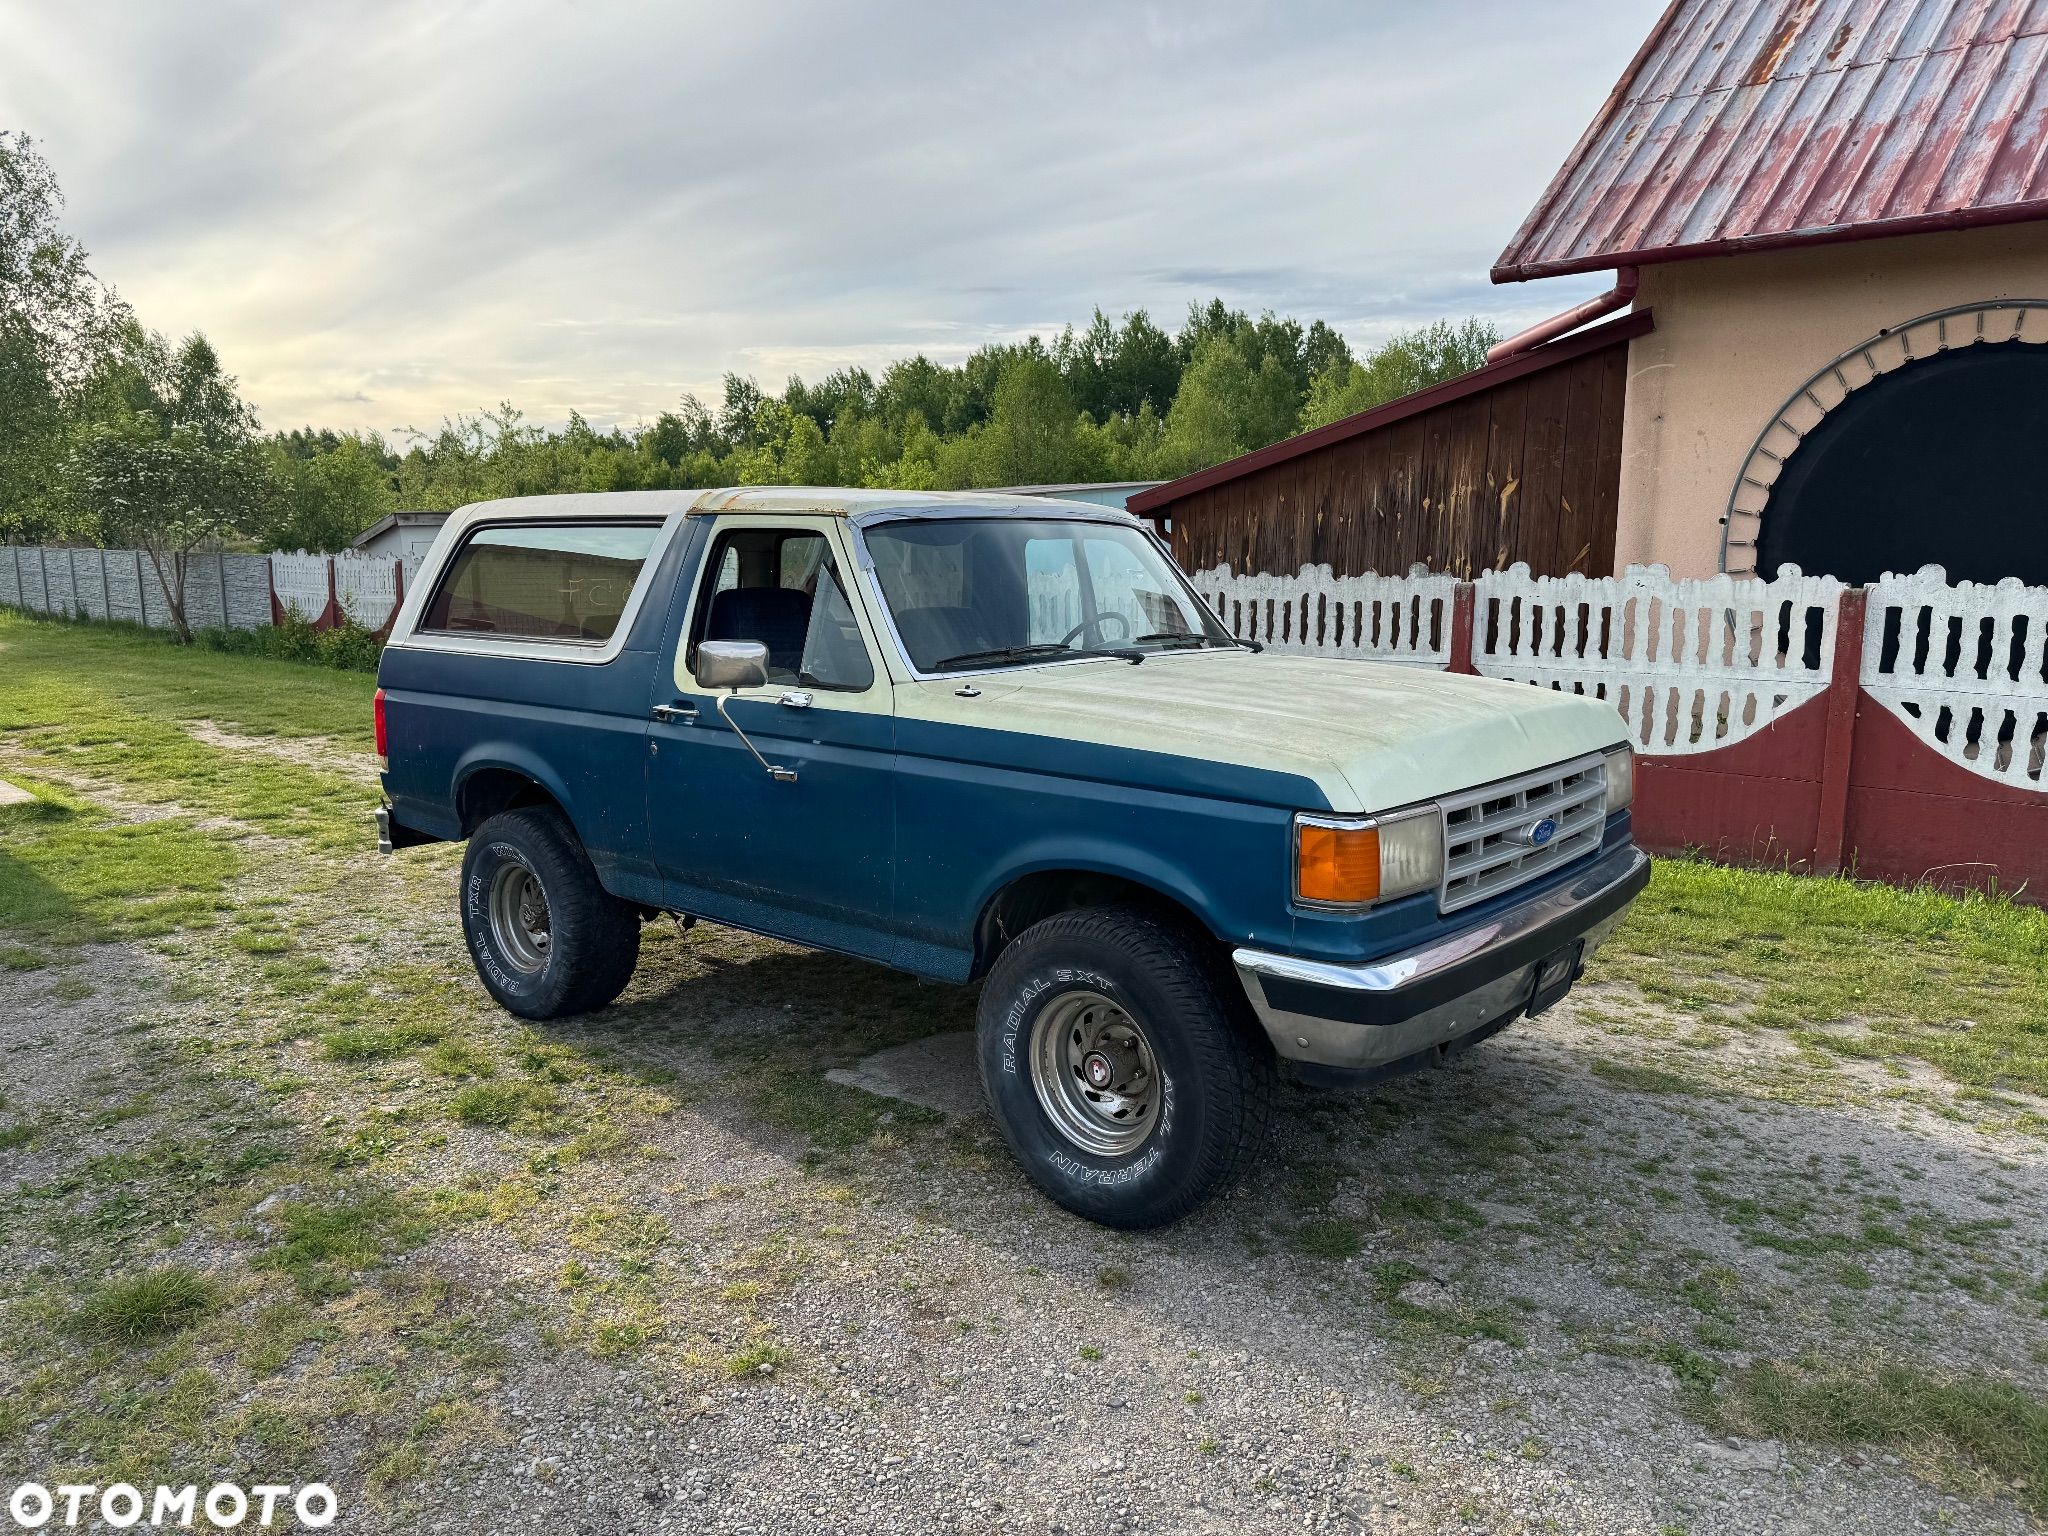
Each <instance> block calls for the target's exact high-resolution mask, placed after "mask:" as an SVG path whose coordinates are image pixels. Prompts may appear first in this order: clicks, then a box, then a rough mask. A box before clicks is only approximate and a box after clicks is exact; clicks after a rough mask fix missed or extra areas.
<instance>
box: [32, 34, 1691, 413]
mask: <svg viewBox="0 0 2048 1536" xmlns="http://www.w3.org/2000/svg"><path fill="white" fill-rule="evenodd" d="M1659 9H1660V3H1659V0H1469V3H1466V0H1440V3H1433V4H1413V3H1408V0H1398V3H1397V0H1388V3H1376V4H1368V3H1365V0H1349V3H1333V4H1320V3H1299V4H1245V3H1243V0H1224V3H1211V0H1173V3H1169V4H1160V5H1156V6H1155V5H1137V4H1129V5H1126V4H1119V3H1116V0H1086V3H1069V0H1031V3H1026V4H1007V5H997V4H993V3H989V4H984V3H977V0H953V3H950V4H941V3H937V0H931V3H913V0H874V3H870V4H845V3H842V4H834V5H827V4H823V3H817V4H809V5H798V4H785V3H779V0H747V3H744V4H732V3H728V4H698V3H673V0H671V3H664V4H641V5H625V4H619V5H598V4H579V5H571V4H568V3H566V0H537V3H525V0H504V3H469V4H455V3H427V0H416V3H410V4H404V5H374V4H365V3H351V4H344V3H340V0H336V3H320V0H309V3H292V4H288V5H279V4H276V3H273V0H253V3H215V4H207V5H200V4H197V3H192V4H163V3H160V0H134V3H130V4H117V3H102V0H79V3H67V4H62V5H53V4H49V3H47V0H0V127H8V128H16V129H23V130H26V131H27V132H29V133H31V134H33V135H34V136H35V137H36V138H37V139H39V140H40V141H41V142H42V148H43V151H44V153H45V154H46V155H47V156H48V157H49V159H50V160H51V162H52V163H53V165H54V166H55V168H56V171H57V174H58V177H59V179H60V180H61V181H62V183H63V185H64V187H65V190H66V193H67V195H68V198H69V206H68V210H67V222H68V224H69V226H70V228H71V229H72V230H73V231H74V232H75V233H76V234H77V235H78V236H79V237H80V238H81V239H82V240H83V241H84V242H85V244H86V246H87V247H88V249H89V250H90V251H91V253H92V257H93V265H94V267H95V270H96V271H97V272H98V273H99V274H100V276H101V277H102V278H103V279H104V280H106V281H108V282H111V283H112V284H113V285H114V286H115V287H117V288H118V289H119V290H120V291H121V293H122V294H123V295H125V296H126V297H127V298H128V299H129V300H130V301H131V302H133V303H134V304H135V306H136V307H137V309H138V310H139V311H140V313H141V315H142V317H143V319H144V320H145V321H146V322H147V323H149V324H150V325H152V326H154V327H156V328H157V329H159V330H163V331H167V332H172V333H177V334H183V333H185V332H187V331H191V330H195V329H203V330H204V331H205V332H206V333H207V334H208V335H209V336H210V337H211V338H212V339H213V340H214V342H215V344H216V345H217V346H218V347H219V348H220V350H221V352H222V354H223V356H224V357H225V359H226V360H227V363H228V365H229V367H230V368H231V369H233V370H234V371H235V372H236V373H238V374H239V375H240V376H241V379H242V382H243V387H244V390H245V392H246V393H247V394H248V396H249V397H250V399H252V400H253V401H254V402H255V403H256V405H257V407H258V409H259V410H260V412H261V413H262V417H263V421H264V424H265V425H266V426H291V425H296V424H299V423H302V422H314V423H319V424H323V425H331V426H336V427H370V428H376V429H379V430H383V431H391V430H393V429H395V428H400V427H404V426H407V425H414V426H421V427H429V426H433V425H435V424H436V423H438V421H439V420H440V418H441V417H442V416H444V415H446V414H449V413H453V412H457V411H465V410H473V409H475V408H477V407H479V406H482V405H487V404H492V403H495V402H496V401H498V400H500V399H510V400H512V401H514V402H515V403H517V404H518V405H519V406H520V407H521V408H522V409H523V410H525V411H526V413H527V414H528V416H529V417H531V418H533V419H536V420H540V421H546V422H557V421H560V420H562V419H563V418H565V417H566V416H567V414H568V413H569V412H570V411H571V410H579V411H581V412H583V414H584V415H585V416H586V417H588V418H590V419H591V420H592V421H593V422H595V423H598V424H600V425H609V424H611V423H615V422H619V423H627V424H630V423H633V422H635V421H640V420H645V419H648V418H651V417H652V416H653V415H654V414H655V413H656V412H658V411H660V410H662V409H664V408H665V407H667V406H669V405H671V404H672V403H673V402H674V401H675V400H676V399H677V398H678V397H679V396H680V395H681V394H682V393H683V392H685V391H688V390H694V391H697V392H699V393H704V394H707V395H709V394H711V393H714V392H715V390H716V388H717V381H718V379H719V377H720V375H721V374H723V373H724V372H725V371H726V370H728V369H734V370H738V371H740V372H742V373H751V374H753V375H755V376H757V377H759V378H760V379H761V380H762V381H763V382H764V383H766V384H769V385H770V386H776V385H779V384H780V382H781V381H782V380H783V379H784V378H785V377H786V376H787V375H788V374H790V373H792V372H799V373H804V374H806V375H816V374H819V373H823V372H826V371H829V370H830V369H832V368H834V367H837V366H839V365H840V364H842V363H860V364H864V365H866V366H869V367H871V368H879V366H880V365H882V364H885V363H886V362H888V361H889V360H890V359H891V358H894V357H897V356H900V355H903V354H906V353H909V352H913V351H920V350H921V351H923V352H925V353H927V354H928V355H930V356H932V357H934V358H938V359H941V360H944V361H955V360H957V359H958V358H959V357H961V356H963V355H964V354H965V353H966V352H968V351H969V350H971V349H972V348H973V347H975V346H976V345H979V344H980V343H982V342H984V341H988V340H991V339H1008V338H1016V337H1021V336H1023V335H1025V334H1027V333H1029V332H1031V331H1034V330H1035V331H1038V332H1040V333H1044V334H1048V335H1049V334H1051V333H1054V332H1056V331H1057V330H1058V328H1059V327H1060V326H1061V325H1062V324H1063V323H1065V322H1067V321H1069V320H1072V321H1077V322H1081V323H1085V322H1086V320H1087V318H1088V315H1089V312H1090V311H1091V309H1092V308H1093V307H1094V306H1096V305H1100V306H1101V307H1102V308H1104V309H1105V310H1107V311H1109V312H1110V313H1111V314H1113V315H1114V314H1119V313H1121V312H1123V311H1125V310H1128V309H1133V308H1136V307H1139V306H1144V307H1145V308H1147V309H1149V310H1150V311H1151V312H1152V314H1153V316H1154V318H1156V319H1159V320H1160V321H1162V323H1166V324H1168V325H1169V326H1171V325H1174V324H1177V323H1178V319H1179V317H1180V315H1181V314H1182V313H1183V312H1184V311H1185V309H1186V307H1187V304H1188V301H1189V300H1190V299H1194V298H1206V297H1208V296H1209V295H1211V294H1221V295H1222V296H1223V297H1224V298H1225V299H1227V300H1229V301H1230V302H1231V303H1232V304H1235V305H1239V306H1242V307H1244V308H1246V309H1250V310H1258V309H1263V308H1272V309H1276V310H1279V311H1281V312H1283V313H1290V314H1294V315H1296V316H1299V317H1301V318H1302V319H1304V320H1307V319H1310V318H1315V317H1321V318H1324V319H1326V320H1328V321H1330V322H1331V323H1332V324H1334V325H1336V326H1338V327H1339V328H1340V329H1342V330H1343V331H1344V332H1345V333H1346V334H1347V335H1348V336H1350V337H1351V338H1352V340H1353V341H1354V342H1355V343H1370V342H1372V341H1373V340H1375V339H1376V338H1379V337H1381V336H1384V335H1385V334H1386V333H1387V332H1388V331H1390V330H1392V329H1395V328H1398V327H1400V326H1402V325H1407V324H1413V323H1416V322H1418V321H1423V320H1428V319H1432V318H1434V317H1436V316H1438V315H1454V316H1455V315H1463V314H1468V313H1475V312H1477V313H1486V314H1490V315H1493V316H1495V317H1497V318H1498V319H1499V320H1500V321H1501V323H1502V324H1503V325H1507V326H1510V327H1512V326H1514V325H1516V324H1518V323H1525V322H1527V321H1529V320H1533V319H1536V318H1540V317H1541V316H1542V315H1544V314H1548V313H1550V312H1552V311H1554V310H1556V309H1560V308H1563V307H1564V306H1566V305H1568V304H1570V303H1573V302H1576V301H1577V300H1578V299H1580V298H1582V297H1584V296H1586V295H1587V294H1589V293H1592V292H1596V291H1598V290H1599V289H1600V288H1601V287H1603V286H1604V282H1603V281H1602V280H1601V279H1599V278H1591V279H1587V278H1577V279H1561V280H1557V281H1553V282H1549V283H1537V284H1517V285H1513V286H1510V287H1506V288H1494V287H1493V286H1491V285H1490V284H1489V283H1488V282H1487V280H1486V270H1487V268H1488V266H1489V265H1490V264H1491V262H1492V260H1493V258H1494V257H1495V256H1496V255H1497V254H1498V253H1499V252H1500V249H1501V247H1502V246H1504V245H1505V244H1506V243H1507V240H1508V237H1509V235H1511V234H1512V233H1513V231H1514V229H1515V226H1516V225H1517V224H1518V223H1519V222H1520V221H1521V218H1522V216H1523V215H1524V214H1525V213H1526V212H1527V211H1528V209H1529V207H1530V205H1531V204H1532V203H1533V202H1534V201H1535V199H1536V197H1537V195H1538V193H1539V192H1540V191H1541V190H1542V188H1543V185H1544V183H1545V182H1546V181H1547V180H1548V179H1549V176H1550V174H1551V172H1552V171H1553V170H1555V169H1556V167H1557V165H1558V163H1559V162H1560V161H1561V160H1562V159H1563V157H1564V155H1565V153H1566V151H1567V150H1568V149H1569V148H1570V147H1571V144H1572V143H1573V141H1574V140H1575V139H1576V137H1577V136H1578V134H1579V132H1580V130H1581V129H1582V128H1583V127H1584V126H1585V124H1586V122H1587V121H1588V120H1589V119H1590V118H1591V116H1592V114H1593V113H1594V111H1595V110H1596V109H1597V108H1598V106H1599V103H1600V101H1601V99H1602V97H1603V96H1604V95H1605V93H1606V91H1607V90H1608V88H1609V87H1610V86H1611V85H1612V84H1613V82H1614V80H1615V78H1616V76H1618V75H1619V74H1620V72H1621V70H1622V68H1623V66H1624V65H1625V64H1626V62H1627V60H1628V58H1629V56H1630V54H1631V53H1632V52H1633V51H1634V49H1635V47H1636V45H1637V43H1638V42H1639V41H1640V40H1641V38H1642V37H1643V35H1644V34H1645V33H1646V32H1647V31H1648V30H1649V27H1650V25H1651V23H1652V22H1653V20H1654V19H1655V16H1656V13H1657V11H1658V10H1659Z"/></svg>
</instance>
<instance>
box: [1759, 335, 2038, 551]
mask: <svg viewBox="0 0 2048 1536" xmlns="http://www.w3.org/2000/svg"><path fill="white" fill-rule="evenodd" d="M1761 523H1762V526H1761V527H1760V528H1759V530H1758V534H1757V540H1758V543H1757V555H1758V560H1757V568H1758V569H1759V570H1760V571H1761V572H1764V573H1770V574H1775V573H1776V571H1777V569H1778V567H1779V566H1780V565H1781V564H1785V563H1787V562H1789V563H1791V564H1794V565H1797V566H1798V567H1799V568H1800V569H1801V570H1803V571H1805V572H1807V573H1808V574H1809V575H1821V574H1825V575H1830V576H1837V577H1840V578H1841V579H1842V580H1843V581H1846V582H1849V583H1852V584H1855V585H1861V584H1864V583H1867V582H1870V581H1873V580H1875V579H1876V578H1877V577H1879V576H1881V575H1883V574H1884V573H1886V572H1887V571H1892V572H1898V573H1901V574H1910V573H1911V572H1914V571H1917V570H1919V569H1920V568H1921V567H1922V566H1924V565H1939V566H1941V567H1943V568H1944V569H1945V570H1946V571H1947V572H1948V575H1949V579H1950V580H1951V581H1963V580H1968V581H1979V582H1996V581H1998V580H1999V579H2001V578H2002V577H2006V576H2017V577H2018V578H2019V579H2020V580H2021V581H2023V582H2026V583H2027V584H2028V585H2030V586H2048V347H2044V346H2039V345H2034V344H2030V343H2026V342H1979V343H1977V344H1975V345H1970V346H1963V347H1958V348H1955V349H1953V350H1951V351H1947V352H1939V353H1936V354H1934V355H1932V356H1929V357H1922V358H1917V359H1915V360H1913V361H1910V362H1907V363H1904V364H1903V365H1901V366H1900V367H1897V368H1895V369H1893V370H1891V371H1890V372H1887V373H1884V374H1882V375H1880V376H1879V377H1877V378H1875V379H1872V380H1871V381H1870V382H1869V383H1868V384H1866V385H1864V386H1863V387H1862V388H1860V389H1857V390H1855V391H1853V392H1851V393H1850V394H1849V395H1848V397H1847V398H1846V399H1844V400H1843V401H1842V403H1841V404H1840V405H1838V406H1836V407H1835V408H1834V409H1833V410H1832V411H1830V412H1828V414H1827V415H1826V416H1825V417H1823V418H1822V419H1821V421H1820V422H1819V423H1818V424H1817V425H1815V426H1814V427H1813V428H1812V429H1811V430H1809V431H1808V432H1807V433H1806V435H1805V437H1804V438H1803V439H1802V440H1801V441H1800V443H1799V445H1798V446H1797V447H1796V448H1795V449H1794V450H1793V451H1792V452H1791V453H1790V454H1789V455H1787V456H1786V459H1785V465H1784V468H1783V470H1782V471H1781V472H1780V473H1779V475H1778V477H1777V480H1776V482H1775V483H1774V484H1773V485H1772V487H1771V492H1770V500H1769V502H1768V504H1767V505H1766V506H1765V508H1764V510H1763V513H1762V517H1761Z"/></svg>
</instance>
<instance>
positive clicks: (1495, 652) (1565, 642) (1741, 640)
mask: <svg viewBox="0 0 2048 1536" xmlns="http://www.w3.org/2000/svg"><path fill="white" fill-rule="evenodd" d="M1475 586H1476V588H1477V593H1476V606H1475V611H1474V615H1473V636H1472V664H1473V668H1474V670H1475V671H1477V672H1479V673H1481V674H1482V675H1484V676H1486V677H1500V678H1507V679H1510V680H1512V681H1514V682H1521V683H1534V684H1537V685H1539V686H1542V687H1548V688H1555V689H1559V690H1561V691H1563V692H1566V693H1581V694H1589V695H1591V696H1593V697H1595V698H1601V699H1605V700H1607V701H1608V702H1609V703H1611V704H1613V705H1614V707H1615V708H1616V709H1618V710H1619V711H1620V712H1621V715H1622V718H1623V719H1625V720H1626V721H1628V724H1629V734H1630V735H1631V736H1632V737H1633V738H1634V739H1635V742H1636V745H1637V746H1639V747H1641V748H1642V749H1643V750H1644V751H1647V752H1655V753H1659V754H1681V753H1690V752H1708V751H1712V750H1713V749H1714V748H1716V747H1726V746H1732V745H1733V744H1734V743H1736V742H1738V741H1740V740H1742V739H1743V738H1744V737H1745V736H1749V735H1752V734H1754V733H1755V732H1756V731H1758V730H1760V729H1762V728H1763V727H1764V726H1766V725H1768V724H1770V722H1771V721H1772V720H1774V719H1776V718H1777V717H1778V716H1780V715H1782V714H1784V713H1785V712H1786V711H1787V710H1790V709H1793V708H1795V707H1797V706H1798V705H1801V704H1804V703H1805V702H1806V701H1807V700H1809V699H1813V698H1817V697H1819V695H1820V694H1821V693H1822V692H1824V691H1825V690H1826V688H1827V686H1828V681H1829V679H1830V678H1831V677H1832V676H1833V672H1834V662H1835V632H1836V627H1837V624H1838V622H1839V613H1840V609H1841V597H1842V592H1843V586H1842V583H1841V582H1839V581H1837V580H1835V579H1834V578H1833V577H1831V576H1802V575H1801V574H1800V573H1799V569H1798V567H1797V566H1790V565H1788V566H1785V567H1784V568H1783V569H1782V570H1781V571H1780V572H1779V574H1778V576H1777V577H1776V578H1774V579H1773V580H1770V581H1758V580H1753V579H1741V580H1737V579H1734V578H1731V577H1727V576H1714V577H1709V578H1707V579H1705V580H1678V579H1674V578H1673V577H1672V575H1671V573H1670V572H1669V571H1667V570H1666V569H1665V568H1664V567H1663V566H1661V565H1652V566H1630V567H1629V569H1628V570H1627V572H1626V573H1624V574H1623V575H1620V576H1579V575H1571V576H1531V575H1530V574H1529V567H1528V566H1526V565H1522V564H1516V565H1514V566H1512V567H1510V568H1509V569H1508V570H1505V571H1488V572H1487V573H1486V574H1485V575H1483V576H1481V577H1480V578H1479V580H1478V581H1477V582H1476V583H1475Z"/></svg>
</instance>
